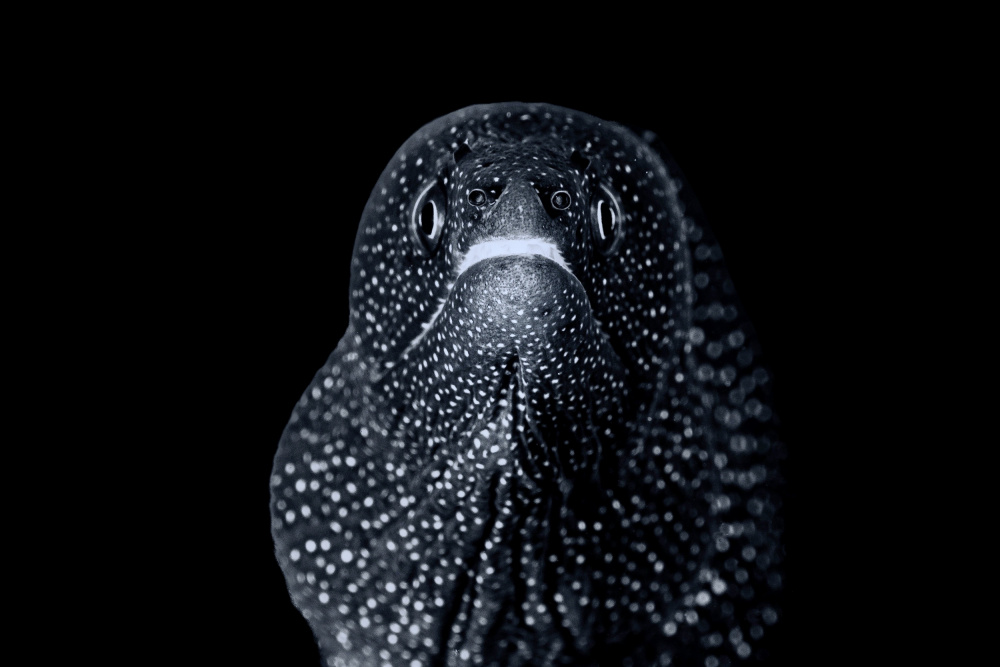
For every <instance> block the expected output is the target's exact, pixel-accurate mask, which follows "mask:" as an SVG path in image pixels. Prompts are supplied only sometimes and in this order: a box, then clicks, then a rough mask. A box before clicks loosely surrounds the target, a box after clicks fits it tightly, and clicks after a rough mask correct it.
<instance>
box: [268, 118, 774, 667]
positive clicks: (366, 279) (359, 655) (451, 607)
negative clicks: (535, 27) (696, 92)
mask: <svg viewBox="0 0 1000 667" xmlns="http://www.w3.org/2000/svg"><path fill="white" fill-rule="evenodd" d="M679 178H680V177H679V175H678V174H676V173H672V172H671V171H670V170H669V169H668V167H667V164H666V163H665V162H664V160H663V159H661V157H660V156H659V155H658V154H657V153H656V151H654V150H652V149H651V148H650V146H649V145H647V143H645V142H644V141H643V140H642V139H640V138H639V137H637V136H636V135H634V134H633V133H631V132H630V131H628V130H627V129H625V128H623V127H621V126H619V125H616V124H613V123H608V122H605V121H602V120H599V119H597V118H594V117H592V116H588V115H586V114H582V113H579V112H575V111H570V110H567V109H562V108H559V107H553V106H549V105H544V104H520V103H511V104H496V105H486V106H474V107H469V108H466V109H463V110H461V111H457V112H455V113H453V114H450V115H448V116H445V117H443V118H440V119H438V120H436V121H434V122H432V123H430V124H428V125H426V126H425V127H423V128H421V129H420V130H419V131H418V132H417V133H416V134H414V135H413V136H412V137H411V138H410V139H409V140H408V141H407V142H406V143H405V144H404V145H403V147H402V148H400V149H399V151H398V152H397V153H396V155H395V157H393V159H392V161H391V162H390V163H389V165H388V166H387V167H386V169H385V171H384V172H383V174H382V177H381V178H380V180H379V182H378V184H377V185H376V186H375V188H374V190H373V191H372V194H371V197H370V198H369V200H368V204H367V206H366V208H365V211H364V215H363V217H362V219H361V224H360V228H359V231H358V236H357V241H356V243H355V246H354V257H353V260H352V263H351V293H350V304H351V307H350V325H349V327H348V329H347V332H346V333H345V334H344V336H343V338H342V339H341V341H340V343H339V345H338V346H337V348H336V349H335V350H334V352H333V354H332V355H331V356H330V358H329V360H328V361H327V363H326V365H324V366H323V368H321V369H320V370H319V372H318V373H317V374H316V377H315V379H314V380H313V382H312V384H311V385H310V386H309V387H308V388H307V389H306V391H305V393H304V395H303V396H302V399H301V400H300V401H299V403H298V404H297V405H296V406H295V410H294V412H293V414H292V417H291V420H290V422H289V424H288V427H287V428H286V430H285V432H284V434H283V436H282V438H281V442H280V446H279V449H278V453H277V456H276V457H275V464H274V471H273V477H272V480H271V488H272V494H273V495H272V512H273V534H274V541H275V550H276V554H277V558H278V562H279V563H280V565H281V568H282V570H283V571H284V573H285V576H286V578H287V582H288V588H289V591H290V593H291V597H292V600H293V602H294V603H295V605H296V606H297V607H298V608H299V609H300V610H301V612H302V614H303V616H305V618H306V620H307V621H308V622H309V625H310V626H311V627H312V630H313V632H314V633H315V635H316V638H317V640H318V642H319V645H320V649H321V652H322V655H323V659H324V661H325V664H327V665H331V666H333V665H336V666H341V665H343V666H347V665H357V666H367V665H391V666H394V667H395V666H399V665H405V666H410V665H428V666H429V665H535V666H538V665H666V664H681V665H688V664H690V665H699V666H704V665H708V666H709V667H711V666H712V665H725V664H730V663H731V662H741V663H742V662H743V661H744V660H743V659H750V660H753V659H754V658H758V657H760V651H758V650H757V645H758V643H759V642H758V640H759V639H760V638H761V636H762V635H763V634H764V633H765V629H766V627H767V626H768V625H770V624H772V623H774V622H775V619H776V618H777V612H776V611H775V608H774V606H773V603H772V602H771V601H770V598H772V597H773V594H774V591H775V590H777V589H778V588H780V585H781V577H780V574H779V573H778V571H777V570H776V566H777V565H778V562H779V556H780V546H779V529H778V525H777V523H778V522H777V520H776V518H775V512H776V507H777V500H776V497H775V491H774V487H775V477H776V476H775V467H774V461H775V458H776V453H777V449H778V448H777V446H776V443H775V442H774V440H773V436H772V435H771V432H772V424H771V422H772V416H771V410H770V408H769V407H768V399H767V388H766V385H767V383H768V376H767V374H766V373H765V372H764V371H763V370H762V369H761V368H759V367H758V365H757V361H758V360H757V354H756V348H755V346H754V344H753V334H752V331H751V329H750V328H749V326H748V324H747V322H746V321H745V319H744V318H743V316H742V313H741V311H740V309H739V306H738V304H737V302H736V299H735V295H734V293H733V288H732V285H731V283H730V282H729V279H728V275H727V273H726V271H725V269H724V267H723V265H722V262H721V256H720V252H719V248H718V246H717V245H715V243H714V242H713V241H711V240H710V237H708V235H707V231H706V230H705V229H704V228H702V227H701V226H700V224H699V223H698V222H697V221H696V220H694V219H692V218H690V217H687V216H686V215H685V208H684V206H683V204H682V203H681V198H680V197H679V190H680V188H682V187H683V186H682V183H681V181H680V180H679ZM434 184H436V185H434ZM431 186H433V187H431ZM428 187H431V189H430V190H428ZM557 192H561V193H564V194H560V195H555V193H557ZM480 195H485V197H483V196H480ZM554 195H555V196H554ZM565 195H568V196H565ZM428 201H432V203H433V204H434V205H435V206H436V207H437V208H436V209H435V208H434V207H433V206H428ZM601 202H603V204H602V203H601ZM602 206H603V208H602ZM615 206H617V207H620V214H621V218H619V219H617V220H616V222H617V223H618V224H617V226H612V225H611V224H610V220H611V216H612V215H613V214H614V213H615V211H614V207H615ZM414 209H416V215H415V214H414ZM435 211H437V212H438V213H439V214H440V217H439V219H438V225H437V228H439V229H440V231H439V232H438V231H435V228H434V225H432V223H433V221H434V216H433V214H434V212H435ZM421 212H422V213H423V214H424V215H421ZM598 215H600V220H598V219H597V216H598ZM601 221H603V223H604V226H603V227H602V226H601V224H600V223H601ZM602 231H603V232H605V236H606V237H607V240H602V238H601V234H602ZM426 232H429V233H430V234H429V235H428V234H427V233H426ZM525 238H533V239H540V240H541V241H543V242H546V241H547V242H548V243H550V244H551V246H547V247H551V248H555V249H556V250H558V253H559V256H561V258H562V263H560V262H559V261H558V259H556V258H554V257H552V256H545V255H544V253H542V254H531V253H527V254H503V253H501V254H498V255H492V256H490V257H488V258H486V259H483V260H482V261H479V262H478V263H474V264H472V266H471V267H469V268H468V269H467V270H465V271H464V272H463V273H461V274H460V275H459V267H460V266H461V265H462V261H463V259H465V258H466V254H467V253H468V252H469V250H470V248H473V247H475V246H478V244H480V243H483V242H484V241H489V240H496V239H525ZM478 247H480V248H482V247H485V246H478ZM428 325H429V326H428ZM425 327H427V330H426V332H425V331H424V329H425Z"/></svg>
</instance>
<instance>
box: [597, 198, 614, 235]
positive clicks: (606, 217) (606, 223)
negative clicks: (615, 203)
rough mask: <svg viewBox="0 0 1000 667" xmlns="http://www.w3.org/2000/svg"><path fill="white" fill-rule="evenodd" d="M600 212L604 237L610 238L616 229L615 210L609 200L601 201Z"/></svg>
mask: <svg viewBox="0 0 1000 667" xmlns="http://www.w3.org/2000/svg"><path fill="white" fill-rule="evenodd" d="M598 213H599V217H600V220H601V235H602V236H603V237H604V238H610V236H611V234H612V233H613V232H614V231H615V212H614V210H613V209H612V208H611V206H610V205H609V204H608V202H606V201H601V203H600V206H599V207H598Z"/></svg>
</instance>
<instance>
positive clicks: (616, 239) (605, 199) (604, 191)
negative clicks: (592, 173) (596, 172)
mask: <svg viewBox="0 0 1000 667" xmlns="http://www.w3.org/2000/svg"><path fill="white" fill-rule="evenodd" d="M590 221H591V226H592V227H593V239H594V244H595V245H596V246H597V249H598V250H599V251H600V252H601V254H604V255H611V254H613V253H614V252H615V251H616V250H618V246H619V245H621V240H622V237H623V233H622V222H624V219H623V216H622V207H621V203H619V201H618V195H616V194H615V193H614V192H613V191H612V190H611V189H610V188H609V187H607V186H606V185H603V184H602V185H601V186H599V187H598V188H597V192H596V193H594V198H593V200H592V201H591V203H590Z"/></svg>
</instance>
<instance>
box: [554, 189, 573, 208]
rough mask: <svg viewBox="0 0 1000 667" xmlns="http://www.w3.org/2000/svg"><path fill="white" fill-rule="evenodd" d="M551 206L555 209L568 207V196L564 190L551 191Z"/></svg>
mask: <svg viewBox="0 0 1000 667" xmlns="http://www.w3.org/2000/svg"><path fill="white" fill-rule="evenodd" d="M550 201H551V202H552V208H554V209H556V210H557V211H564V210H566V209H567V208H569V202H570V196H569V193H568V192H566V191H565V190H556V191H555V192H553V193H552V198H551V200H550Z"/></svg>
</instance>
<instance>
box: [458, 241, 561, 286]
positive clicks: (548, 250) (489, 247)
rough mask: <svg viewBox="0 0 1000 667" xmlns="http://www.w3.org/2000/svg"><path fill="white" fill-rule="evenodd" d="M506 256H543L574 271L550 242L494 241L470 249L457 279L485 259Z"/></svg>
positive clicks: (460, 263)
mask: <svg viewBox="0 0 1000 667" xmlns="http://www.w3.org/2000/svg"><path fill="white" fill-rule="evenodd" d="M506 255H541V256H542V257H545V258H547V259H550V260H552V261H553V262H555V263H556V264H558V265H559V266H561V267H562V268H563V269H564V270H565V271H567V272H569V273H570V274H572V273H573V271H572V270H571V269H570V268H569V265H567V264H566V260H564V259H563V256H562V253H561V252H559V248H557V247H556V246H555V244H553V243H551V242H550V241H546V240H545V239H539V238H533V239H493V240H491V241H483V242H482V243H477V244H476V245H474V246H472V247H471V248H469V251H468V252H467V253H465V257H463V258H462V261H461V262H459V265H458V273H457V274H456V276H455V278H456V279H457V278H458V276H461V275H462V274H463V273H465V271H466V270H467V269H468V268H469V267H471V266H472V265H474V264H477V263H479V262H481V261H483V260H484V259H490V258H492V257H503V256H506Z"/></svg>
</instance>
